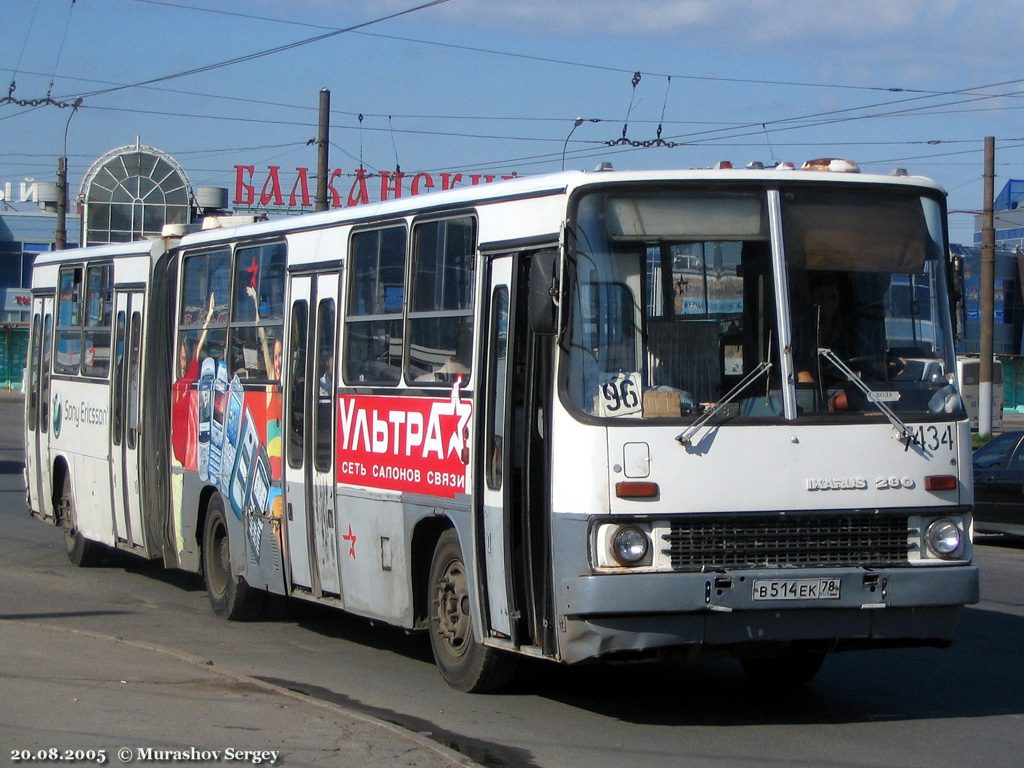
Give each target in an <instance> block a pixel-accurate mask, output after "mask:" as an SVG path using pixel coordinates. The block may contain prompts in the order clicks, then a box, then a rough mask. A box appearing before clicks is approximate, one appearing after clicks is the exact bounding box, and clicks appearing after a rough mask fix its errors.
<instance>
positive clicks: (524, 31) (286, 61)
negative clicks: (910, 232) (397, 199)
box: [0, 0, 1024, 243]
mask: <svg viewBox="0 0 1024 768" xmlns="http://www.w3.org/2000/svg"><path fill="white" fill-rule="evenodd" d="M1022 31H1024V0H1001V2H998V3H979V2H976V0H928V1H927V2H925V1H924V0H851V1H847V0H784V1H783V0H742V1H737V0H630V1H629V2H622V1H621V0H434V1H433V2H430V0H221V1H219V2H218V1H216V0H74V2H72V0H0V81H2V82H0V97H3V103H0V185H2V184H3V183H4V182H14V183H15V185H17V183H18V182H19V181H21V180H22V179H25V178H31V179H37V180H50V181H52V180H54V179H55V177H56V164H57V158H58V157H59V156H61V155H62V154H63V155H66V156H67V157H68V167H69V188H70V190H71V192H72V194H73V195H74V194H75V193H77V191H78V189H79V186H80V184H81V181H82V177H83V176H84V175H85V173H86V172H87V170H88V168H89V166H90V165H91V164H92V163H93V161H95V160H96V159H97V158H98V157H100V156H102V155H103V154H104V153H106V152H108V151H110V150H112V149H115V148H117V147H120V146H123V145H128V144H135V143H136V141H140V142H141V143H142V144H144V145H148V146H152V147H156V148H158V149H160V150H162V151H164V152H167V153H169V154H170V155H172V156H173V157H174V158H175V159H176V160H177V161H178V162H179V163H180V164H181V166H182V167H183V168H184V170H185V172H186V173H187V175H188V177H189V179H190V181H191V183H192V185H193V187H200V186H221V187H227V188H228V189H229V190H230V197H231V199H234V197H235V190H236V179H237V170H236V166H253V167H254V169H255V170H254V172H253V175H252V177H251V179H250V180H251V181H253V182H254V183H255V185H256V192H257V193H258V192H259V191H260V186H261V185H262V184H263V183H264V181H265V180H266V177H267V173H268V171H267V169H268V168H269V167H270V166H278V167H279V168H280V169H281V170H280V176H281V181H282V184H283V186H284V192H285V194H287V193H288V191H289V189H291V187H292V186H293V184H294V180H295V177H296V173H295V169H296V168H300V167H304V168H308V169H310V171H309V172H310V174H311V175H312V174H313V173H315V169H316V164H317V162H316V148H315V146H313V145H312V144H311V143H310V141H311V140H312V139H314V138H315V136H316V131H317V105H318V101H319V92H320V90H321V89H322V88H327V89H329V90H330V93H331V115H330V126H331V127H330V166H331V168H332V169H340V171H341V174H342V175H341V176H340V177H339V178H338V180H337V181H336V182H335V186H336V188H337V189H338V190H339V192H340V193H341V195H342V197H343V198H344V197H346V196H347V194H348V192H349V191H350V188H351V185H352V183H353V178H354V174H355V172H356V169H358V168H360V167H363V168H365V169H366V170H367V171H368V172H369V173H371V174H373V176H371V178H370V180H369V182H368V183H369V184H370V185H371V188H372V187H373V185H374V184H377V185H379V179H377V180H376V181H375V179H376V178H377V176H376V175H377V174H379V173H380V172H383V171H389V172H393V171H395V169H396V168H400V169H401V170H402V172H403V173H405V174H406V191H408V183H409V181H410V180H411V178H412V176H413V175H415V174H416V173H421V172H422V173H428V174H431V176H432V178H437V179H438V183H440V174H442V173H445V172H448V173H455V172H461V173H463V174H464V177H465V178H468V177H469V176H470V175H471V174H485V175H486V174H491V175H495V176H502V175H508V174H512V173H516V174H518V175H521V176H522V175H533V174H541V173H549V172H553V171H558V170H559V169H561V168H562V167H563V166H564V167H565V168H567V169H569V168H572V169H585V170H592V169H593V168H595V167H596V166H597V165H598V164H599V163H601V162H604V161H608V162H611V163H612V164H613V165H614V167H615V168H616V169H617V170H632V169H660V168H701V167H708V166H711V165H712V164H714V163H715V162H717V161H720V160H729V161H731V162H732V163H733V164H734V165H737V166H740V165H745V164H747V163H748V162H750V161H752V160H759V161H762V162H764V163H765V164H766V165H768V164H771V163H775V162H782V161H789V162H794V163H796V164H797V166H799V165H800V164H801V163H802V162H803V161H805V160H808V159H812V158H819V157H843V158H847V159H850V160H853V161H855V162H857V163H858V164H859V165H860V167H861V168H862V170H864V171H865V172H877V173H889V172H891V171H892V170H893V169H895V168H897V167H900V168H905V169H906V170H907V171H908V172H909V173H911V174H914V175H923V176H928V177H931V178H933V179H935V180H936V181H937V182H939V184H941V185H942V186H943V187H944V188H945V189H946V190H947V192H948V193H949V208H950V211H951V213H950V234H951V237H950V239H951V241H953V242H960V243H967V242H970V241H971V239H972V236H973V230H974V215H973V214H974V213H975V212H977V211H979V210H980V209H981V207H982V205H983V199H984V198H983V171H984V169H983V158H984V139H985V137H986V136H993V137H995V140H996V141H995V147H996V152H995V175H996V178H995V192H996V194H998V192H999V190H1000V189H1002V187H1003V185H1004V184H1005V183H1006V181H1007V180H1009V179H1012V178H1024V123H1022V120H1021V118H1022V116H1024V112H1022V108H1024V71H1022V69H1021V66H1020V64H1021V61H1022V55H1021V51H1020V39H1021V33H1022ZM3 85H7V87H6V88H4V87H3ZM12 87H13V88H14V90H13V91H12V90H11V88H12ZM79 98H80V99H81V102H80V103H79V106H78V107H77V108H75V107H74V106H73V104H74V103H75V101H76V100H77V99H79ZM578 118H582V122H581V123H580V124H579V125H578V126H577V125H575V123H576V122H577V119H578ZM659 139H660V141H659ZM644 144H646V145H647V146H643V145H644ZM312 186H314V187H315V182H313V184H312ZM378 192H379V190H378Z"/></svg>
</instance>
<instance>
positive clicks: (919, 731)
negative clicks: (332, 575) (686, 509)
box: [0, 403, 1024, 768]
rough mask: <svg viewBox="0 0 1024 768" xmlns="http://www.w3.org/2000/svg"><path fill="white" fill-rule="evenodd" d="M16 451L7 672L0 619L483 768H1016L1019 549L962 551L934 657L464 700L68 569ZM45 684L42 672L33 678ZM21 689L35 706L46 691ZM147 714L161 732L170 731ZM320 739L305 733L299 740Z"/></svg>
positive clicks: (0, 578)
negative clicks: (448, 751)
mask: <svg viewBox="0 0 1024 768" xmlns="http://www.w3.org/2000/svg"><path fill="white" fill-rule="evenodd" d="M20 441H21V436H20V411H19V406H18V405H17V404H11V403H0V523H2V525H3V530H4V535H3V536H0V585H2V586H0V670H3V668H4V666H5V665H7V666H8V667H9V664H10V662H9V654H8V653H7V652H6V651H5V647H6V648H10V646H11V643H13V642H16V641H17V635H16V633H15V632H12V631H11V627H9V626H8V627H6V628H5V621H4V618H3V617H5V616H13V615H17V616H20V617H24V616H26V615H38V616H39V618H40V620H45V621H46V622H47V623H48V624H51V625H55V626H60V627H63V628H66V629H68V630H71V631H73V632H75V633H80V636H81V637H83V638H87V637H91V636H92V635H96V636H113V637H117V638H121V639H123V640H124V641H125V642H127V643H131V644H137V645H142V646H146V647H149V646H152V647H154V648H160V649H162V650H165V651H166V652H169V653H173V654H180V655H182V656H187V657H189V658H200V659H206V660H208V661H209V663H210V664H211V665H212V666H213V667H215V668H216V669H219V670H224V671H226V672H228V673H230V674H232V675H238V676H250V677H251V678H253V679H254V680H255V681H257V682H260V681H263V682H268V683H272V684H275V685H277V686H280V687H281V688H283V689H288V690H291V691H296V692H300V693H301V694H305V695H307V696H309V697H312V698H313V699H315V700H318V701H327V702H333V703H335V704H338V705H341V706H342V707H344V708H346V709H348V710H350V711H352V712H354V713H357V714H362V715H365V716H368V717H372V718H375V719H378V720H382V721H385V722H387V723H392V724H395V725H398V726H400V727H402V728H405V729H408V730H409V731H410V732H412V733H413V734H418V735H420V736H427V737H428V738H431V739H434V740H436V741H437V742H439V743H440V744H442V745H445V746H446V747H449V748H452V749H454V750H456V751H457V752H458V753H461V754H462V755H465V756H468V757H469V758H472V760H474V761H476V762H477V763H479V764H482V765H485V766H488V767H489V768H502V767H504V766H543V767H544V768H574V767H575V766H580V767H581V768H582V767H584V766H585V767H586V768H622V766H624V765H625V766H630V767H631V768H632V767H633V766H642V767H646V766H652V767H654V766H656V767H657V768H666V766H687V767H688V768H689V767H690V766H716V767H718V766H729V767H732V766H735V767H736V768H746V767H748V766H776V765H777V766H786V767H787V768H788V767H789V766H814V767H815V768H853V767H860V766H864V767H865V768H868V767H874V766H896V765H899V766H901V768H911V767H913V766H921V768H925V767H927V768H946V767H948V768H963V767H964V766H974V765H985V766H987V768H1000V767H1001V766H1007V768H1009V767H1010V766H1014V768H1016V767H1017V766H1020V765H1021V764H1022V757H1021V755H1022V754H1024V728H1022V724H1024V591H1022V587H1021V585H1022V584H1024V544H1015V543H1012V542H1004V541H1000V540H998V539H985V540H983V541H982V542H981V543H980V544H979V546H978V547H977V549H976V562H977V563H978V564H979V565H980V566H981V568H982V602H981V603H980V604H979V605H977V606H974V607H972V608H970V609H969V610H967V611H966V613H965V618H964V621H963V624H962V626H961V630H960V634H959V637H958V640H957V643H956V644H955V645H954V647H953V648H952V649H949V650H936V649H910V650H899V651H875V652H854V653H847V654H837V655H835V656H832V657H830V658H829V659H828V660H827V661H826V662H825V666H824V667H823V669H822V671H821V673H820V674H819V675H818V677H817V678H815V680H814V681H813V682H812V684H811V685H810V686H808V687H807V688H806V689H805V690H803V691H801V692H798V693H796V694H791V695H788V696H777V695H776V696H766V695H765V694H763V693H760V692H758V691H757V690H756V689H754V688H753V687H751V686H750V685H749V684H748V683H747V681H746V679H745V677H744V676H743V674H742V673H741V672H740V670H739V668H738V666H737V665H735V664H734V663H732V662H729V661H720V662H713V663H708V662H680V663H677V664H674V665H672V666H654V665H643V666H636V665H632V666H614V667H612V666H597V667H594V666H591V667H579V668H564V667H557V666H554V665H547V664H539V663H538V664H535V665H531V666H528V667H527V669H526V670H525V673H524V674H523V675H522V676H521V678H520V679H519V681H518V682H517V684H516V686H515V687H514V689H513V690H511V691H510V692H508V693H505V694H502V695H492V696H474V695H467V694H460V693H456V692H454V691H451V690H450V689H448V688H447V687H446V686H445V685H444V683H443V682H442V680H441V678H440V676H439V675H438V674H437V671H436V670H435V669H434V667H433V665H432V663H431V660H430V650H429V645H428V643H427V641H426V638H425V637H422V636H412V635H406V634H405V633H403V632H401V631H398V630H395V629H392V628H388V627H382V626H373V625H371V624H370V623H369V622H367V621H364V620H361V619H357V618H353V617H349V616H346V615H344V614H341V613H337V612H333V611H328V610H321V609H319V608H317V607H315V606H306V605H300V604H294V603H291V604H284V605H278V606H276V608H275V611H274V615H273V616H271V617H270V618H268V619H266V620H264V621H260V622H254V623H245V624H238V623H226V622H222V621H220V620H218V619H217V618H216V617H214V616H213V615H212V614H211V612H210V610H209V607H208V605H207V600H206V594H205V591H204V589H203V585H202V582H201V580H200V579H199V578H197V577H195V576H192V575H188V574H182V573H178V572H173V571H165V570H163V569H162V568H160V567H158V566H157V565H156V564H153V563H145V562H141V561H138V560H135V559H133V558H130V557H127V556H123V555H119V554H116V553H115V554H113V555H112V556H111V557H109V558H108V560H107V562H106V563H105V564H103V565H102V566H100V567H97V568H90V569H76V568H74V567H72V566H71V565H70V563H69V562H68V561H67V559H66V557H65V556H64V552H63V544H62V539H61V534H60V532H59V531H58V530H56V529H53V528H49V527H47V526H46V525H44V524H43V523H40V522H38V521H35V520H32V519H31V518H29V517H28V516H27V512H26V509H25V504H24V494H23V491H22V489H21V474H20V461H21V442H20ZM83 642H85V641H84V640H83ZM133 647H134V646H133ZM63 669H64V665H61V664H54V665H53V669H52V671H51V672H50V673H49V674H50V675H51V676H52V677H54V678H57V677H59V676H60V675H61V674H62V670H63ZM0 680H2V677H0ZM34 682H35V684H37V685H38V687H39V691H40V692H43V691H44V690H45V688H46V686H47V685H48V684H49V683H50V682H52V680H50V679H48V678H47V676H46V675H43V676H42V677H41V678H40V679H38V680H36V681H34ZM0 687H3V686H2V683H0ZM18 693H19V698H20V701H19V700H18V699H12V697H11V696H8V695H4V693H3V692H2V691H0V741H2V742H3V747H4V749H5V752H4V753H0V757H9V754H8V753H7V752H6V749H7V748H8V746H10V747H13V746H14V744H10V745H9V744H7V742H8V741H10V740H11V739H13V738H15V736H16V734H15V732H14V731H12V729H11V728H10V726H9V724H10V723H11V722H14V721H15V720H16V719H17V718H15V717H13V714H12V713H14V709H12V708H20V707H22V706H24V705H25V702H26V701H31V700H32V699H33V681H28V682H26V681H25V680H20V681H19V689H18ZM170 693H171V694H174V692H170ZM182 695H184V693H183V694H182ZM134 706H135V708H134V709H133V710H132V711H131V712H128V713H126V722H127V721H128V720H129V719H130V718H135V717H160V716H161V712H159V711H150V710H147V709H146V707H155V706H157V704H156V702H155V701H151V700H148V699H145V698H143V699H140V700H139V701H138V702H137V703H136V704H135V705H134ZM251 706H252V712H251V715H252V718H251V722H250V724H249V726H248V728H249V730H248V731H247V732H246V733H245V737H246V739H248V743H249V744H250V745H251V746H253V747H256V746H260V743H261V740H262V741H263V742H265V741H266V740H267V739H269V738H270V735H271V731H272V729H273V728H274V727H275V726H274V718H275V715H274V713H273V709H272V708H268V706H267V704H266V702H264V701H262V700H261V699H254V700H253V701H252V705H251ZM164 717H166V719H167V720H168V724H167V727H168V728H169V729H173V728H174V727H175V722H174V717H173V715H164ZM320 725H322V724H320ZM320 725H318V724H315V723H312V722H310V723H309V724H308V729H309V730H310V733H313V732H314V731H315V732H317V733H319V731H316V728H319V727H320ZM5 726H6V727H5ZM306 728H307V726H304V725H303V723H302V722H301V721H300V722H299V724H298V725H295V726H291V727H290V729H288V730H285V731H283V732H282V731H281V729H280V728H278V729H277V730H274V731H273V736H274V738H275V739H277V740H278V741H279V742H284V743H283V747H285V748H287V747H292V748H293V749H295V748H296V747H297V745H301V744H302V743H303V740H304V739H305V738H307V736H308V735H309V734H307V733H306ZM200 746H202V745H200ZM350 757H351V756H350ZM293 764H301V761H293ZM338 764H345V761H344V760H342V759H341V757H340V756H339V760H338ZM396 764H403V763H402V761H401V760H399V761H397V762H396Z"/></svg>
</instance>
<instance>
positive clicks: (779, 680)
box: [740, 651, 825, 691]
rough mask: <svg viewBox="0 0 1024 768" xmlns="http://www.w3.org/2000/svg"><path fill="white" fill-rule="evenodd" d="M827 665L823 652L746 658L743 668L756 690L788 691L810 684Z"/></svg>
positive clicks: (799, 652) (795, 652) (741, 662)
mask: <svg viewBox="0 0 1024 768" xmlns="http://www.w3.org/2000/svg"><path fill="white" fill-rule="evenodd" d="M824 661H825V652H824V651H811V652H807V651H791V652H789V653H784V654H781V655H778V656H748V657H744V658H741V659H740V665H741V666H742V667H743V671H744V672H746V673H747V677H749V678H750V681H751V682H752V683H753V684H754V685H756V686H757V687H759V688H764V689H766V690H772V691H786V690H794V689H796V688H799V687H801V686H802V685H805V684H806V683H809V682H810V681H811V680H812V679H813V678H814V676H815V675H816V674H818V670H819V669H821V665H822V662H824Z"/></svg>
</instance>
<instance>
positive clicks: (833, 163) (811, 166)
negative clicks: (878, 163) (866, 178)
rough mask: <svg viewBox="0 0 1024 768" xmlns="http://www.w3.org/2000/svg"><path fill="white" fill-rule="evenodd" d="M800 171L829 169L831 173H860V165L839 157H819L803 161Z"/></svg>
mask: <svg viewBox="0 0 1024 768" xmlns="http://www.w3.org/2000/svg"><path fill="white" fill-rule="evenodd" d="M800 170H801V171H831V172H832V173H860V166H858V165H857V164H856V163H855V162H853V161H852V160H844V159H843V158H841V157H819V158H818V159H817V160H808V161H807V162H806V163H804V164H803V165H802V166H801V168H800Z"/></svg>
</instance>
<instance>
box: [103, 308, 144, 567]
mask: <svg viewBox="0 0 1024 768" xmlns="http://www.w3.org/2000/svg"><path fill="white" fill-rule="evenodd" d="M144 301H145V298H144V295H143V293H142V292H141V291H117V293H116V295H115V298H114V302H115V305H114V344H113V350H112V356H111V361H112V363H113V365H112V368H113V370H112V372H111V375H112V380H111V387H110V471H111V478H112V485H113V494H112V496H111V498H112V501H113V504H112V505H111V506H112V514H113V517H114V521H113V522H114V532H115V533H116V535H117V539H118V540H119V541H125V542H128V543H129V544H131V545H132V546H136V547H141V546H143V545H144V543H145V537H144V535H143V531H142V509H141V500H140V498H139V418H140V412H139V387H140V383H141V382H140V374H141V362H142V317H143V303H144Z"/></svg>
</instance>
